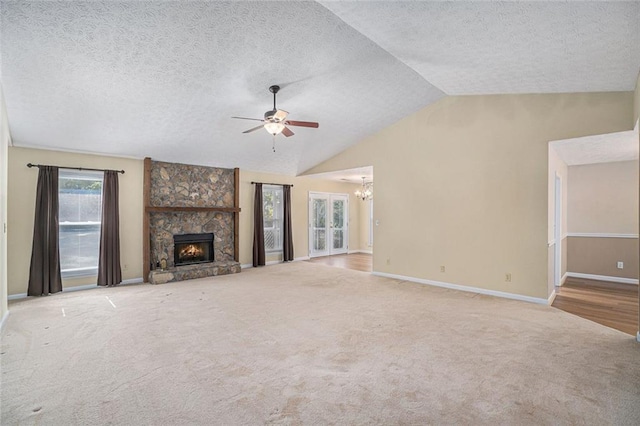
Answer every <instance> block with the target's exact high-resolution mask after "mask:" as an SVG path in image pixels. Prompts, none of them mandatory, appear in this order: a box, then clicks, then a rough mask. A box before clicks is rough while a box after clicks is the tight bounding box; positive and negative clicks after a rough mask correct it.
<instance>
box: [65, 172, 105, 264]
mask: <svg viewBox="0 0 640 426" xmlns="http://www.w3.org/2000/svg"><path fill="white" fill-rule="evenodd" d="M102 177H103V174H102V173H95V172H76V171H71V170H60V176H59V183H58V189H59V204H60V206H59V220H60V228H59V231H60V269H61V270H62V272H63V275H65V276H69V275H92V274H95V273H96V271H97V268H98V255H99V252H100V219H101V215H102Z"/></svg>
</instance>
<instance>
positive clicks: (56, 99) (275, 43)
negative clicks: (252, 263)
mask: <svg viewBox="0 0 640 426" xmlns="http://www.w3.org/2000/svg"><path fill="white" fill-rule="evenodd" d="M323 5H324V6H323ZM323 5H321V4H319V3H316V2H264V3H262V2H138V1H130V2H110V1H105V2H78V1H76V2H28V1H15V2H13V1H4V0H3V1H2V2H1V3H0V8H1V10H0V14H1V22H0V24H1V25H0V35H1V36H2V40H1V41H2V43H1V46H0V55H1V56H0V59H1V61H2V62H1V74H0V79H1V81H2V85H3V89H4V94H5V99H6V103H7V112H8V115H9V122H10V126H11V133H12V138H13V141H14V143H15V145H17V146H32V147H43V148H50V149H62V150H76V151H87V152H94V153H104V154H111V155H123V156H131V157H137V158H142V157H145V156H150V157H152V158H154V159H156V160H165V161H174V162H183V163H190V164H204V165H214V166H221V167H241V168H243V169H248V170H255V171H264V172H274V173H285V174H291V175H293V174H297V173H300V172H302V171H304V170H307V169H308V168H310V167H312V166H314V165H316V164H318V163H320V162H322V161H324V160H326V159H328V158H330V157H332V156H333V155H335V154H337V153H339V152H340V151H342V150H344V149H346V148H347V147H349V146H351V145H353V144H354V143H357V142H358V141H360V140H361V139H363V138H364V137H366V136H367V135H370V134H372V133H375V132H376V131H378V130H380V129H382V128H384V127H386V126H388V125H390V124H392V123H394V122H395V121H398V120H399V119H401V118H403V117H405V116H407V115H409V114H411V113H413V112H415V111H417V110H419V109H420V108H423V107H424V106H426V105H428V104H430V103H433V102H435V101H436V100H438V99H440V98H441V97H442V96H444V95H445V93H444V92H447V93H449V94H458V93H459V94H471V93H516V92H556V91H557V92H566V91H599V90H632V89H633V82H635V80H634V79H635V77H636V75H637V71H638V68H639V67H640V49H638V48H637V46H638V45H639V42H640V36H639V35H638V34H639V32H640V29H639V28H638V22H640V21H639V20H638V18H639V16H640V14H639V13H638V12H639V11H640V4H639V3H595V4H591V3H589V4H577V3H573V2H571V3H568V4H565V3H562V4H546V3H537V2H536V3H531V4H529V3H527V4H522V3H513V4H511V3H507V4H503V3H500V4H493V3H477V4H476V3H473V4H467V5H462V4H459V3H458V2H456V3H396V2H388V3H387V2H382V3H380V2H377V3H369V2H356V3H350V2H349V3H342V2H340V3H326V4H325V3H323ZM325 6H326V7H325ZM634 19H635V21H634ZM632 74H633V75H632ZM631 80H633V82H632V81H631ZM272 84H280V85H281V86H282V90H281V92H280V94H279V95H278V106H279V107H280V108H282V109H285V110H287V111H289V112H290V113H291V114H290V118H291V119H292V120H308V121H318V122H319V123H320V128H319V129H307V128H299V127H295V128H292V130H293V131H294V132H295V133H296V135H295V136H293V137H291V138H284V137H282V136H279V137H278V138H277V139H276V152H275V153H274V152H272V150H271V142H272V140H271V136H270V135H269V134H267V132H266V131H257V132H254V133H251V134H247V135H245V134H242V133H241V132H242V131H243V130H246V129H248V128H251V127H253V126H254V125H255V124H256V123H254V122H251V121H240V120H232V119H231V118H230V117H231V116H233V115H240V116H247V117H256V118H260V117H262V115H263V113H264V112H265V111H266V110H268V109H270V108H271V102H272V99H271V94H270V93H269V92H268V90H267V88H268V87H269V86H270V85H272Z"/></svg>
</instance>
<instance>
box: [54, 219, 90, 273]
mask: <svg viewBox="0 0 640 426" xmlns="http://www.w3.org/2000/svg"><path fill="white" fill-rule="evenodd" d="M99 252H100V223H97V224H79V223H60V269H61V270H62V271H65V270H70V269H89V268H97V267H98V253H99Z"/></svg>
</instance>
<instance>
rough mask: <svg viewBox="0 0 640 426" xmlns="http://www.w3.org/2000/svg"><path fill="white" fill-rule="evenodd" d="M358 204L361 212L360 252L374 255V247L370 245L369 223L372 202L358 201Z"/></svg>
mask: <svg viewBox="0 0 640 426" xmlns="http://www.w3.org/2000/svg"><path fill="white" fill-rule="evenodd" d="M357 203H358V208H359V210H360V216H359V219H358V220H359V222H360V223H359V225H360V235H359V236H360V250H362V251H365V252H370V253H373V246H372V245H371V244H369V226H370V223H369V222H371V215H370V213H369V209H370V208H371V207H370V206H371V201H362V200H357Z"/></svg>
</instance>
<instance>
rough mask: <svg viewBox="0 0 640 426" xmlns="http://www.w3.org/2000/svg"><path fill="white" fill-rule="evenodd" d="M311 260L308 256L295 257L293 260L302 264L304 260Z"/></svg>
mask: <svg viewBox="0 0 640 426" xmlns="http://www.w3.org/2000/svg"><path fill="white" fill-rule="evenodd" d="M310 259H311V258H310V257H309V256H302V257H296V258H295V259H293V261H294V262H304V261H305V260H310Z"/></svg>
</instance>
